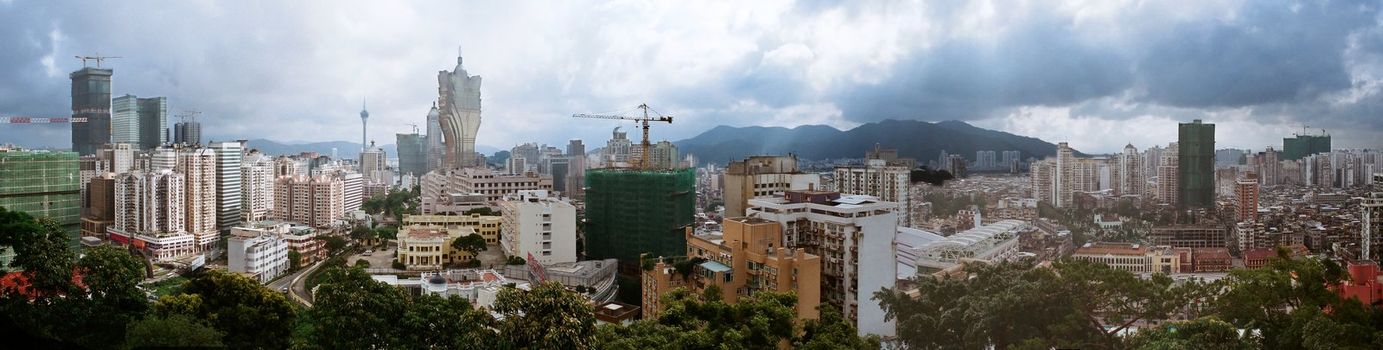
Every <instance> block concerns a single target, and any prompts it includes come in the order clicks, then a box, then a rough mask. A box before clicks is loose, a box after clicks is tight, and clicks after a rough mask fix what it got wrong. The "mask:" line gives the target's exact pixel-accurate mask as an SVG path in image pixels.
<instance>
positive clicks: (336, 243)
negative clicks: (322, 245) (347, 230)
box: [317, 236, 347, 255]
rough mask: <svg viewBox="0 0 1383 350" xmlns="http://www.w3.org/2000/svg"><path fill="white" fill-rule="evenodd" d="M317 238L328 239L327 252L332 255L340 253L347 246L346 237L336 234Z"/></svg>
mask: <svg viewBox="0 0 1383 350" xmlns="http://www.w3.org/2000/svg"><path fill="white" fill-rule="evenodd" d="M317 239H321V240H323V241H326V248H327V254H330V255H336V254H337V253H340V252H341V249H343V248H346V244H347V242H346V240H345V239H344V238H341V237H336V236H327V237H318V238H317Z"/></svg>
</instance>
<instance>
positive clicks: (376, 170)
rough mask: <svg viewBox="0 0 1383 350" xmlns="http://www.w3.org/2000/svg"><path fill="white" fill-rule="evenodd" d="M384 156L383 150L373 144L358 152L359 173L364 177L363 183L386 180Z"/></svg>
mask: <svg viewBox="0 0 1383 350" xmlns="http://www.w3.org/2000/svg"><path fill="white" fill-rule="evenodd" d="M385 157H386V155H385V154H384V150H383V149H380V148H379V147H375V146H374V145H370V147H366V148H365V151H364V152H361V153H360V175H361V176H362V177H364V178H365V183H367V184H375V183H383V182H386V181H385V177H386V176H387V175H385V174H384V172H385V166H384V165H385V164H384V162H385V159H386V158H385Z"/></svg>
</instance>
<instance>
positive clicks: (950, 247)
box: [899, 220, 1036, 273]
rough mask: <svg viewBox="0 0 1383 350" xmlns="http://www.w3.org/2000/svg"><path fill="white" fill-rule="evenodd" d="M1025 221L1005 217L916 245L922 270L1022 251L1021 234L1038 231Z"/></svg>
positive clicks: (1007, 256)
mask: <svg viewBox="0 0 1383 350" xmlns="http://www.w3.org/2000/svg"><path fill="white" fill-rule="evenodd" d="M1035 229H1036V228H1034V227H1033V226H1032V225H1031V224H1029V223H1028V222H1026V221H1021V220H1003V221H999V222H997V223H993V224H989V225H984V226H980V227H976V228H972V229H969V230H965V231H964V232H960V233H957V234H955V235H952V236H950V237H946V238H943V239H940V240H936V241H932V242H929V243H926V244H923V245H922V246H920V247H916V248H915V249H916V253H915V254H916V255H917V261H916V265H915V266H916V267H917V272H918V273H932V272H936V271H939V270H943V269H946V268H948V267H951V266H954V265H956V264H958V263H960V261H961V260H962V259H974V260H984V261H1003V260H1007V259H1011V258H1013V257H1015V256H1016V255H1017V253H1018V236H1019V235H1020V234H1021V233H1023V232H1025V231H1031V230H1035ZM899 255H900V256H902V255H903V254H902V253H901V252H900V253H899Z"/></svg>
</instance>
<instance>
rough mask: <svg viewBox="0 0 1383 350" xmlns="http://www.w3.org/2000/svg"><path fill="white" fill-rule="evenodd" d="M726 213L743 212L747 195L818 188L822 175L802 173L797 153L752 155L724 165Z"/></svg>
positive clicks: (740, 213)
mask: <svg viewBox="0 0 1383 350" xmlns="http://www.w3.org/2000/svg"><path fill="white" fill-rule="evenodd" d="M724 187H725V192H724V199H725V217H729V218H733V217H741V216H744V209H745V208H746V207H748V205H749V199H750V198H754V197H763V196H773V195H781V194H782V193H783V192H785V191H788V190H806V189H819V188H823V187H822V186H821V175H817V174H808V173H803V172H802V170H801V169H798V167H797V156H795V155H792V154H789V155H786V156H752V157H749V158H745V159H744V160H741V161H734V162H730V166H729V167H728V168H726V169H725V186H724Z"/></svg>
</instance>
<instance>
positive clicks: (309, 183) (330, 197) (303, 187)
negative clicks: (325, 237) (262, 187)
mask: <svg viewBox="0 0 1383 350" xmlns="http://www.w3.org/2000/svg"><path fill="white" fill-rule="evenodd" d="M344 196H345V192H344V185H343V184H342V182H341V180H340V179H337V178H333V177H329V176H321V175H319V176H311V177H309V176H301V175H300V176H282V177H279V178H278V180H275V181H274V219H277V220H284V221H293V222H300V223H304V224H307V225H308V226H312V227H317V228H327V227H331V225H332V222H333V221H334V220H336V219H337V218H340V217H342V216H344V215H345V210H344V199H345V197H344Z"/></svg>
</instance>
